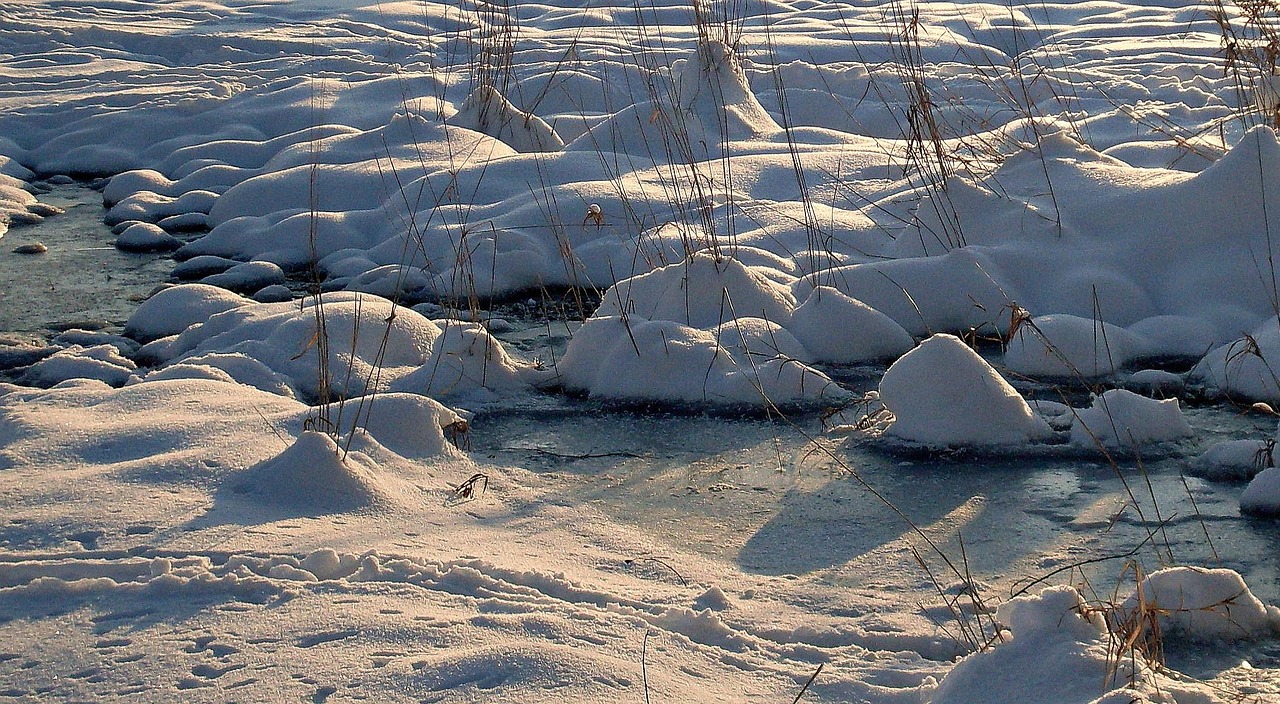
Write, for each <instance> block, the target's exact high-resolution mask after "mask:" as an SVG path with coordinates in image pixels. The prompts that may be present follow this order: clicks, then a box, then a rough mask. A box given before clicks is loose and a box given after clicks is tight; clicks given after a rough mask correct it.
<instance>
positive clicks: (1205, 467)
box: [1191, 440, 1275, 481]
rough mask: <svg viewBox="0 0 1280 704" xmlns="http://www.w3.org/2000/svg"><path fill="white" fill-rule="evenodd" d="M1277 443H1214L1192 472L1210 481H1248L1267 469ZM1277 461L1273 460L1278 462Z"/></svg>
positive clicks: (1272, 458) (1249, 441)
mask: <svg viewBox="0 0 1280 704" xmlns="http://www.w3.org/2000/svg"><path fill="white" fill-rule="evenodd" d="M1272 448H1274V443H1273V444H1272V445H1270V446H1269V445H1268V444H1267V442H1266V441H1265V440H1226V441H1224V442H1219V443H1214V444H1213V445H1211V446H1210V447H1209V448H1208V449H1207V450H1205V451H1204V452H1203V453H1202V454H1201V455H1200V456H1199V457H1197V458H1196V459H1195V461H1194V462H1192V463H1191V471H1192V472H1194V473H1195V474H1198V475H1200V476H1202V477H1205V478H1207V479H1215V480H1237V481H1239V480H1246V479H1251V478H1253V476H1254V475H1255V474H1257V473H1258V472H1259V471H1261V470H1262V469H1263V468H1265V467H1266V466H1267V461H1268V459H1269V455H1272V454H1274V452H1273V449H1272ZM1274 459H1275V458H1274V457H1270V460H1271V461H1272V462H1274Z"/></svg>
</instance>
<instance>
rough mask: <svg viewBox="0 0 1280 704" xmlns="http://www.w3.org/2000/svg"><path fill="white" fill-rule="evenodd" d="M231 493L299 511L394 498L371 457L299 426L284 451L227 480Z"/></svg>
mask: <svg viewBox="0 0 1280 704" xmlns="http://www.w3.org/2000/svg"><path fill="white" fill-rule="evenodd" d="M231 492H232V494H234V495H236V496H240V497H245V498H251V499H253V500H256V501H261V502H265V503H268V504H270V505H271V506H272V507H273V508H276V509H284V510H287V511H290V512H296V513H297V514H299V515H309V514H317V513H318V514H328V513H351V512H367V511H371V510H374V511H376V510H377V509H379V508H384V507H387V506H389V505H391V504H392V503H393V498H392V494H393V492H392V491H391V490H389V489H388V488H387V487H385V486H384V485H383V482H382V481H381V480H380V478H379V476H378V469H377V465H376V464H375V463H374V461H373V460H372V459H371V458H370V457H368V456H367V455H365V454H364V453H362V452H355V451H352V452H344V451H343V449H342V448H340V447H339V446H338V444H337V443H336V442H335V441H334V439H333V438H331V437H329V436H328V435H326V434H324V433H320V432H316V431H304V432H303V433H302V434H301V435H299V436H298V438H297V440H295V441H294V443H293V444H292V445H290V446H289V448H288V449H286V450H285V451H284V452H281V453H280V454H279V455H277V456H275V457H273V458H271V459H269V460H266V461H264V462H262V463H260V464H257V465H255V466H253V467H251V468H249V469H247V470H245V471H244V472H243V473H242V474H240V475H239V476H238V477H236V478H234V479H232V480H231Z"/></svg>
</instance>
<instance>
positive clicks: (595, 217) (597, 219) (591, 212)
mask: <svg viewBox="0 0 1280 704" xmlns="http://www.w3.org/2000/svg"><path fill="white" fill-rule="evenodd" d="M589 222H593V223H595V225H596V229H599V228H601V227H604V211H602V210H601V209H600V206H599V205H598V204H596V203H592V204H591V205H588V206H587V216H586V217H584V218H583V219H582V226H583V227H586V226H587V223H589Z"/></svg>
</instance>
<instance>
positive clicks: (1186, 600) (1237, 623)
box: [1119, 567, 1280, 640]
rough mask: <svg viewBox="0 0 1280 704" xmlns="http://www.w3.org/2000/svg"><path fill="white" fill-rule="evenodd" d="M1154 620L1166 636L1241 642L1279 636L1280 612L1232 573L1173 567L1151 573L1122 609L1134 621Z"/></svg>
mask: <svg viewBox="0 0 1280 704" xmlns="http://www.w3.org/2000/svg"><path fill="white" fill-rule="evenodd" d="M1147 614H1154V615H1155V617H1156V618H1158V619H1159V620H1160V625H1161V633H1162V634H1166V636H1169V635H1177V636H1181V637H1185V638H1191V639H1194V640H1238V639H1241V638H1264V637H1269V636H1272V635H1275V634H1276V632H1277V627H1278V626H1280V610H1277V609H1276V608H1275V607H1268V606H1266V605H1264V604H1263V603H1262V602H1261V601H1258V598H1257V597H1255V596H1254V595H1253V592H1251V591H1250V590H1249V587H1248V586H1246V585H1245V583H1244V579H1242V578H1241V577H1240V575H1239V573H1237V572H1235V571H1234V570H1229V569H1205V568H1201V567H1170V568H1167V569H1163V570H1159V571H1157V572H1152V573H1151V574H1149V575H1147V577H1146V578H1145V579H1143V580H1142V582H1141V583H1139V585H1138V588H1137V591H1135V592H1134V594H1132V595H1131V596H1129V597H1128V598H1127V599H1125V601H1124V603H1123V604H1121V605H1120V610H1119V616H1120V618H1122V619H1128V620H1134V619H1141V618H1145V617H1146V616H1147Z"/></svg>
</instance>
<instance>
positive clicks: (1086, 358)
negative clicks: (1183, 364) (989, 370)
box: [1004, 314, 1140, 378]
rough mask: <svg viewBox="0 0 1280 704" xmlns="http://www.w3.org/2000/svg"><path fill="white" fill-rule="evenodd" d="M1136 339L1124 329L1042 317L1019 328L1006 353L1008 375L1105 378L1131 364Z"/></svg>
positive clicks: (1066, 317)
mask: <svg viewBox="0 0 1280 704" xmlns="http://www.w3.org/2000/svg"><path fill="white" fill-rule="evenodd" d="M1138 349H1140V342H1139V338H1138V337H1137V336H1136V335H1134V334H1133V333H1131V332H1129V331H1128V330H1125V329H1124V328H1121V327H1117V326H1115V325H1112V324H1110V323H1104V322H1101V321H1095V320H1090V319H1089V318H1081V317H1078V316H1075V315H1065V314H1058V315H1042V316H1039V317H1036V318H1032V319H1031V325H1027V324H1023V325H1022V326H1020V327H1019V328H1018V331H1017V332H1016V333H1015V334H1014V336H1013V338H1012V339H1011V340H1009V345H1008V347H1007V348H1006V349H1005V353H1004V364H1005V366H1006V367H1008V368H1009V369H1010V370H1011V371H1015V372H1018V373H1019V374H1026V375H1027V376H1033V377H1085V378H1092V377H1098V376H1108V375H1110V374H1114V373H1115V372H1116V371H1117V370H1119V369H1122V368H1123V367H1125V366H1126V365H1128V364H1129V362H1131V361H1132V360H1133V357H1134V355H1135V353H1136V352H1137V350H1138Z"/></svg>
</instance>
